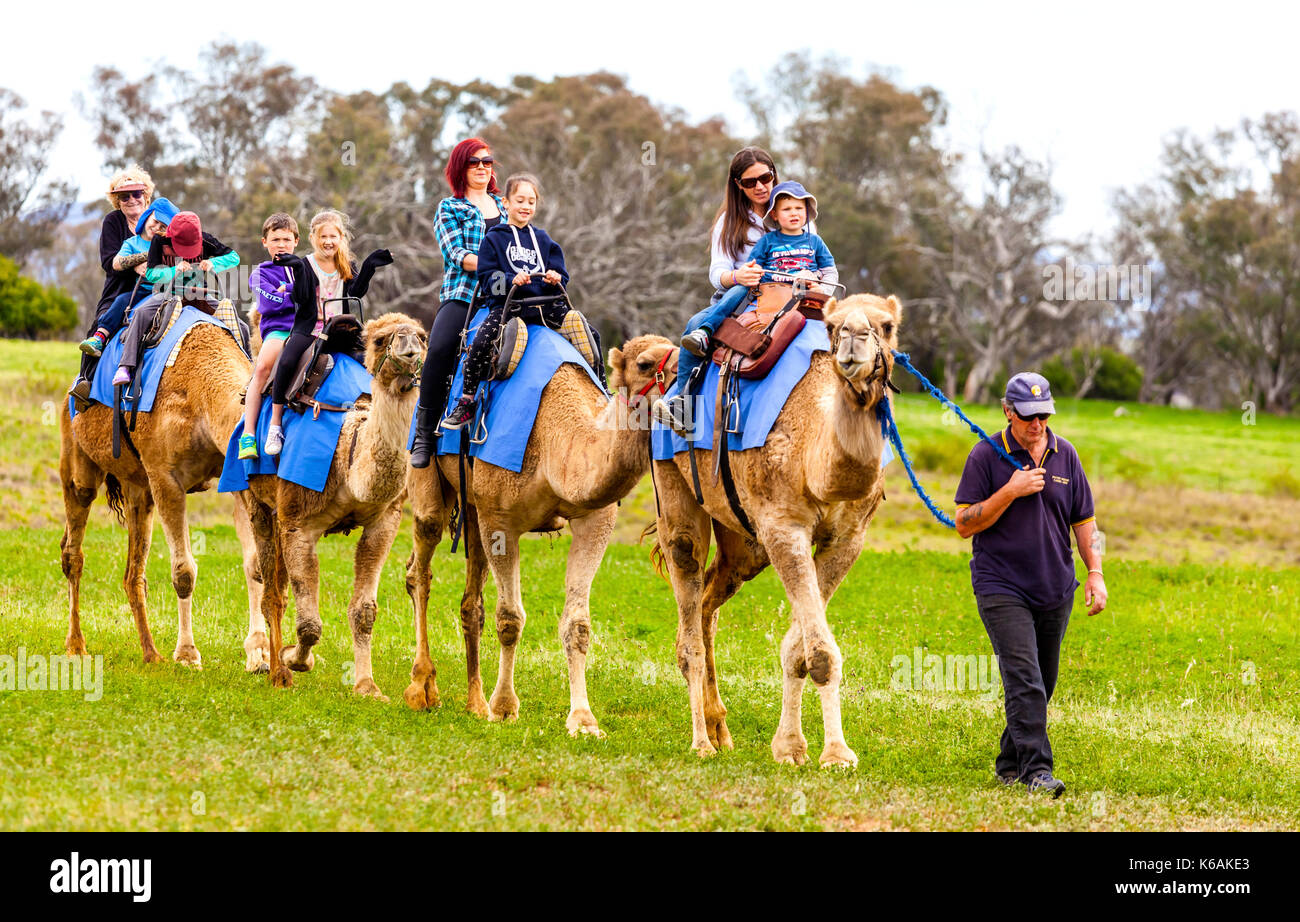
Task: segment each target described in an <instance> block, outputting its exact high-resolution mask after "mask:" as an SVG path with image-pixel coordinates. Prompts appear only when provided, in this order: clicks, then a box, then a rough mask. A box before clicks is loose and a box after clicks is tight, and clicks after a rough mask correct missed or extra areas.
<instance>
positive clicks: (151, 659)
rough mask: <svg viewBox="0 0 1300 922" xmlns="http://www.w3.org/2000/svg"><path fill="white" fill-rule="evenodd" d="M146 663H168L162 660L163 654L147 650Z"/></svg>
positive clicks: (145, 652) (145, 654)
mask: <svg viewBox="0 0 1300 922" xmlns="http://www.w3.org/2000/svg"><path fill="white" fill-rule="evenodd" d="M144 661H145V662H146V663H162V662H166V660H164V659H163V658H162V654H161V653H159V652H158V651H157V650H145V651H144Z"/></svg>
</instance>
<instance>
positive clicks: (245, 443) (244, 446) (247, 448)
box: [239, 435, 257, 461]
mask: <svg viewBox="0 0 1300 922" xmlns="http://www.w3.org/2000/svg"><path fill="white" fill-rule="evenodd" d="M256 457H257V436H255V435H241V436H240V437H239V460H240V461H243V460H245V459H248V458H256Z"/></svg>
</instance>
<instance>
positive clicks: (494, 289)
mask: <svg viewBox="0 0 1300 922" xmlns="http://www.w3.org/2000/svg"><path fill="white" fill-rule="evenodd" d="M541 200H542V193H541V184H540V183H538V181H537V177H536V176H533V175H532V174H531V173H516V174H515V175H513V176H511V177H510V178H509V179H507V180H506V223H505V224H497V225H495V226H493V227H490V228H488V230H487V233H485V234H484V235H483V244H482V246H480V247H479V251H478V288H479V291H481V292H487V295H486V297H485V298H484V304H485V306H486V307H487V308H488V315H487V317H486V318H484V320H483V323H482V324H481V325H480V326H479V328H478V332H477V333H475V334H474V344H473V345H472V346H471V347H470V350H469V355H468V356H467V357H466V359H465V386H464V390H463V393H462V394H461V398H460V400H459V401H457V403H456V405H455V406H454V407H452V408H451V410H450V412H448V413H447V418H446V419H444V420H443V421H442V428H444V429H459V428H461V427H462V426H464V425H465V424H466V423H468V422H469V421H470V420H471V419H473V418H474V394H475V392H476V391H477V390H478V386H479V382H480V381H482V380H483V379H484V378H485V377H486V376H487V373H488V371H489V369H490V367H491V364H492V347H493V345H494V344H495V342H496V339H497V335H498V334H499V333H500V331H501V324H502V323H503V322H504V319H505V317H504V315H505V306H506V293H507V292H508V291H509V290H510V288H511V287H515V288H519V289H520V290H519V291H517V292H515V297H516V298H533V297H541V296H543V295H549V294H554V295H558V294H559V293H560V288H559V286H560V285H562V284H567V283H568V281H569V272H568V270H567V269H565V268H564V251H563V250H561V249H560V245H559V244H558V243H556V242H555V241H554V240H552V239H551V238H550V237H549V236H547V234H546V231H544V230H542V229H541V228H535V227H533V226H532V225H531V224H529V223H528V222H529V221H531V220H532V217H533V215H534V214H535V213H536V212H537V208H538V206H539V205H540V204H541ZM531 275H543V276H544V277H543V278H542V279H540V280H539V279H531V278H529V276H531ZM568 310H569V307H568V305H567V304H564V303H562V302H561V303H560V304H558V305H557V306H556V307H555V308H553V309H552V310H546V309H545V308H543V309H542V310H541V311H540V313H541V316H542V319H543V320H544V321H545V322H546V323H547V324H548V325H554V326H559V324H560V322H561V321H562V320H563V319H564V315H565V314H566V313H568Z"/></svg>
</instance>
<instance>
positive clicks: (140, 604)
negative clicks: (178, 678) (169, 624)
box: [122, 483, 163, 663]
mask: <svg viewBox="0 0 1300 922" xmlns="http://www.w3.org/2000/svg"><path fill="white" fill-rule="evenodd" d="M122 493H123V497H124V499H123V503H122V505H123V508H124V512H125V514H126V534H127V539H126V573H125V575H124V576H123V577H122V586H123V588H124V589H126V602H127V605H129V606H130V608H131V615H132V617H134V618H135V629H136V633H138V634H139V635H140V649H141V651H142V652H143V653H144V661H145V662H146V663H161V662H162V661H163V658H162V654H160V653H159V652H158V648H157V647H155V646H154V643H153V634H152V633H150V631H149V609H148V596H149V581H148V579H146V577H145V567H146V565H147V564H148V563H149V546H150V544H151V543H152V542H153V497H152V496H151V495H150V493H149V490H147V489H146V488H144V487H137V486H132V485H131V484H129V483H127V484H123V485H122Z"/></svg>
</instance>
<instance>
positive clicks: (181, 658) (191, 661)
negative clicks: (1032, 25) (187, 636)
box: [172, 644, 203, 669]
mask: <svg viewBox="0 0 1300 922" xmlns="http://www.w3.org/2000/svg"><path fill="white" fill-rule="evenodd" d="M172 659H173V660H175V661H176V662H178V663H180V664H181V665H182V666H193V667H194V668H195V669H202V668H203V657H201V656H199V648H198V647H196V646H194V644H186V645H185V646H183V647H177V648H176V650H175V651H174V652H173V653H172Z"/></svg>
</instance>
